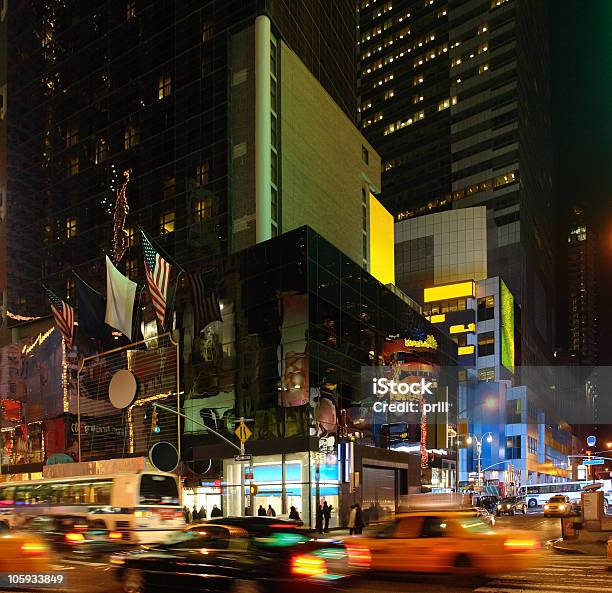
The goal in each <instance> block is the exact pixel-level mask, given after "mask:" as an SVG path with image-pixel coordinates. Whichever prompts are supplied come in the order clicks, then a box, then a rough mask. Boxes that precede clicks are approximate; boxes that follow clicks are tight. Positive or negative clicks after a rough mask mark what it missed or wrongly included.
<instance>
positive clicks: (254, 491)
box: [249, 484, 259, 496]
mask: <svg viewBox="0 0 612 593" xmlns="http://www.w3.org/2000/svg"><path fill="white" fill-rule="evenodd" d="M258 491H259V488H258V487H257V486H256V485H255V484H251V485H250V486H249V494H250V495H252V496H255V495H256V494H257V492H258Z"/></svg>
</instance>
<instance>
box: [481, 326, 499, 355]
mask: <svg viewBox="0 0 612 593" xmlns="http://www.w3.org/2000/svg"><path fill="white" fill-rule="evenodd" d="M491 354H495V334H494V333H493V332H484V333H481V334H479V335H478V356H490V355H491Z"/></svg>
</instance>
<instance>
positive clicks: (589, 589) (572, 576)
mask: <svg viewBox="0 0 612 593" xmlns="http://www.w3.org/2000/svg"><path fill="white" fill-rule="evenodd" d="M507 528H513V529H526V530H529V531H530V532H532V533H537V534H538V535H539V537H540V538H541V540H542V541H543V542H544V543H545V542H547V541H549V540H552V539H556V538H558V537H560V531H561V529H560V520H559V519H545V518H544V517H542V515H541V514H532V513H530V514H528V515H526V516H522V515H517V516H514V517H502V518H500V519H499V520H498V523H497V525H496V529H507ZM607 567H608V562H607V560H606V559H605V558H604V557H594V556H578V555H565V554H555V553H553V552H552V550H551V549H547V550H546V552H545V560H544V564H543V566H540V567H539V568H537V569H534V570H531V571H528V572H524V573H514V574H510V575H507V576H504V575H502V576H498V577H496V578H495V579H493V580H491V581H489V582H485V583H480V584H478V585H474V584H471V585H470V584H468V583H467V582H464V583H461V582H458V581H457V578H453V579H452V580H451V579H449V578H446V577H415V576H398V577H397V578H385V579H382V578H364V579H360V580H358V581H355V582H353V583H351V585H350V587H348V588H347V591H348V592H350V593H374V592H376V593H390V592H393V593H608V592H609V593H612V572H610V571H608V570H607ZM55 568H56V569H57V570H61V571H62V572H66V573H67V574H68V587H67V588H66V589H64V591H70V592H75V593H76V592H78V593H121V587H120V586H119V584H118V583H116V582H115V580H114V578H113V576H112V569H111V568H110V567H109V566H108V565H105V564H102V563H99V564H85V563H83V564H81V563H79V564H77V563H69V562H65V563H62V564H60V565H58V566H56V567H55ZM38 591H39V592H40V591H41V589H38ZM0 593H5V592H4V591H0ZM7 593H8V592H7ZM177 593H182V592H178V591H177ZM185 593H187V592H185Z"/></svg>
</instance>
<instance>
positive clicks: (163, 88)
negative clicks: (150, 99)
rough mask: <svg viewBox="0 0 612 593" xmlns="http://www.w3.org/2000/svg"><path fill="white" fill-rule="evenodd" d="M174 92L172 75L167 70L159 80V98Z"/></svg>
mask: <svg viewBox="0 0 612 593" xmlns="http://www.w3.org/2000/svg"><path fill="white" fill-rule="evenodd" d="M171 94H172V76H171V75H170V74H169V73H168V72H165V73H163V74H162V75H161V76H160V77H159V80H158V81H157V98H158V99H165V98H166V97H169V96H170V95H171Z"/></svg>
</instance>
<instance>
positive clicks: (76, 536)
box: [64, 532, 85, 544]
mask: <svg viewBox="0 0 612 593" xmlns="http://www.w3.org/2000/svg"><path fill="white" fill-rule="evenodd" d="M64 539H65V540H66V541H67V542H69V543H71V544H80V543H82V542H84V541H85V536H84V535H83V534H82V533H73V532H70V533H67V534H66V535H65V536H64Z"/></svg>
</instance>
